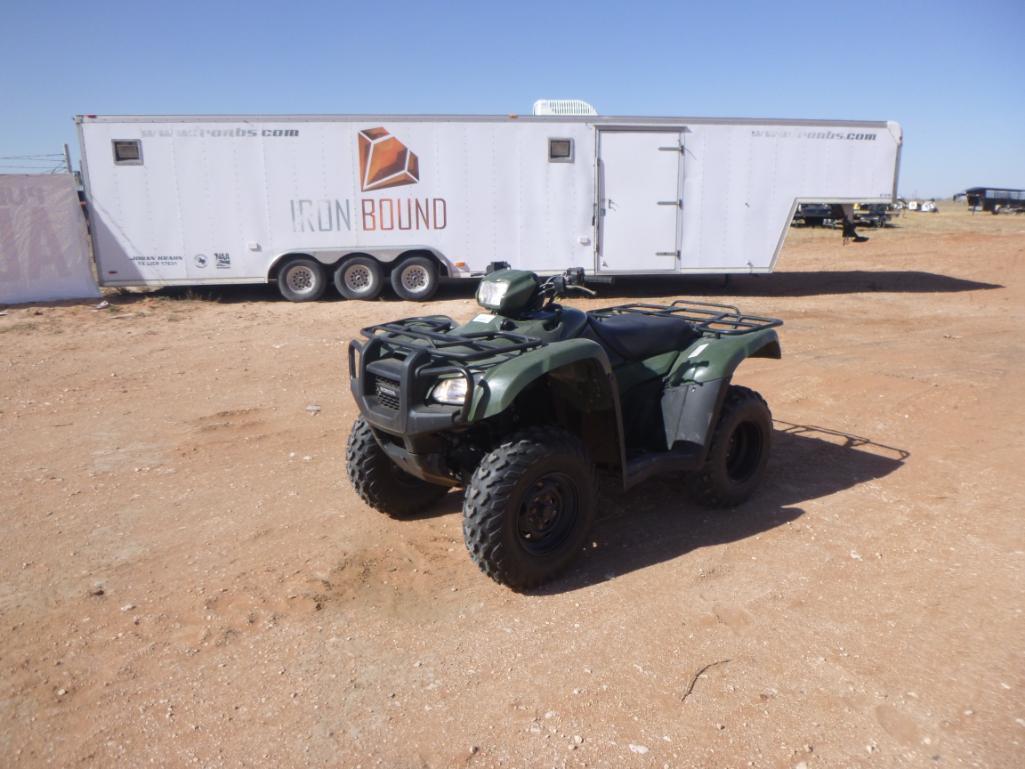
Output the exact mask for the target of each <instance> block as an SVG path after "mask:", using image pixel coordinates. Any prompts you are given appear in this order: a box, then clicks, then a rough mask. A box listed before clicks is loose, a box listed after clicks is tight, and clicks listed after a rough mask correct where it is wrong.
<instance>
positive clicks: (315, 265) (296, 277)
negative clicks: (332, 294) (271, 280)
mask: <svg viewBox="0 0 1025 769" xmlns="http://www.w3.org/2000/svg"><path fill="white" fill-rule="evenodd" d="M325 288H327V277H326V276H325V275H324V267H323V265H321V263H320V262H318V261H317V260H316V259H311V258H310V257H308V256H300V257H296V258H294V259H289V260H288V261H287V262H285V263H284V264H283V265H281V267H280V268H279V269H278V291H280V292H281V295H282V296H283V297H285V299H287V300H288V301H290V302H315V301H316V300H317V299H320V297H322V296H323V295H324V289H325Z"/></svg>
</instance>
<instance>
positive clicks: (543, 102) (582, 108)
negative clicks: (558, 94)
mask: <svg viewBox="0 0 1025 769" xmlns="http://www.w3.org/2000/svg"><path fill="white" fill-rule="evenodd" d="M534 114H535V115H597V114H598V112H597V110H595V108H594V107H592V106H591V105H590V104H588V103H587V102H586V101H582V100H580V99H538V100H537V101H536V102H534Z"/></svg>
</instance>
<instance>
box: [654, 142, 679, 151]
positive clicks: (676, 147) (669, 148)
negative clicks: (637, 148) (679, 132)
mask: <svg viewBox="0 0 1025 769" xmlns="http://www.w3.org/2000/svg"><path fill="white" fill-rule="evenodd" d="M658 149H659V152H683V145H682V144H674V145H673V146H672V147H659V148H658Z"/></svg>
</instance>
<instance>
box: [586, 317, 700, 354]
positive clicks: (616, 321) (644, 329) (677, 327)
mask: <svg viewBox="0 0 1025 769" xmlns="http://www.w3.org/2000/svg"><path fill="white" fill-rule="evenodd" d="M588 323H589V326H590V329H591V332H592V333H593V335H594V337H595V341H596V342H599V343H600V344H601V345H602V347H604V348H605V349H606V350H607V351H609V352H611V353H615V356H618V357H619V358H623V359H624V360H629V361H637V360H644V359H645V358H651V357H653V356H655V355H661V354H662V353H664V352H670V351H673V350H683V349H684V348H686V347H688V346H689V345H690V343H691V342H693V341H694V340H695V339H696V338H697V337H699V336H701V332H700V331H699V330H698V329H696V328H695V327H694V325H693V324H691V323H690V322H688V321H686V320H684V319H683V318H677V317H674V316H672V315H644V314H639V313H636V314H635V313H624V314H622V315H595V314H590V315H588ZM609 357H610V358H612V359H613V360H614V356H612V355H610V356H609Z"/></svg>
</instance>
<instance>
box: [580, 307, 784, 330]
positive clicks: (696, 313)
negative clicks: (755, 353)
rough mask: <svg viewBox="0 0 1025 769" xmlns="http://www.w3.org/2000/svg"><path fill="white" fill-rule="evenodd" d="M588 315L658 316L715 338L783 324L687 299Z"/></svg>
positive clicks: (595, 312) (728, 308) (619, 308)
mask: <svg viewBox="0 0 1025 769" xmlns="http://www.w3.org/2000/svg"><path fill="white" fill-rule="evenodd" d="M590 314H591V315H605V316H610V315H628V314H635V315H659V316H663V317H666V316H669V317H674V318H683V319H684V320H686V321H687V322H689V323H690V324H691V325H693V326H694V328H695V329H697V330H698V331H701V332H702V333H706V334H714V335H716V336H737V335H739V334H750V333H752V332H755V331H761V330H763V329H766V328H775V327H776V326H782V325H783V321H781V320H779V319H777V318H764V317H761V316H759V315H745V314H744V313H742V312H741V311H740V309H739V308H737V307H735V306H733V305H732V304H712V303H711V302H694V301H690V300H688V299H678V300H676V301H675V302H673V303H672V304H644V303H635V304H620V305H616V306H615V307H604V308H602V309H600V310H592V311H591V313H590Z"/></svg>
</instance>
